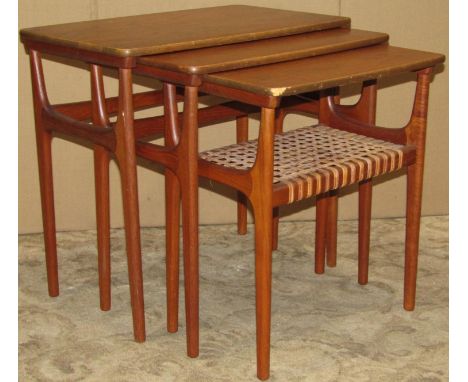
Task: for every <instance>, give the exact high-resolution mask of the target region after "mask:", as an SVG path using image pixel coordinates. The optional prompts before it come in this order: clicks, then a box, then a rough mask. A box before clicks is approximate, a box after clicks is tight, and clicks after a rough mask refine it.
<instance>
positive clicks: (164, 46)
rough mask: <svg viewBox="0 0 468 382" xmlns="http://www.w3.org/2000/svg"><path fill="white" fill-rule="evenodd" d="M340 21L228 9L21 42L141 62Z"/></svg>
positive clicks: (68, 28) (67, 29)
mask: <svg viewBox="0 0 468 382" xmlns="http://www.w3.org/2000/svg"><path fill="white" fill-rule="evenodd" d="M349 25H350V19H349V18H347V17H340V16H329V15H320V14H315V13H306V12H295V11H286V10H279V9H271V8H263V7H253V6H247V5H229V6H221V7H212V8H200V9H189V10H183V11H175V12H164V13H153V14H147V15H138V16H127V17H119V18H112V19H103V20H92V21H82V22H75V23H68V24H60V25H50V26H43V27H36V28H28V29H23V30H21V31H20V35H21V38H22V40H23V41H27V40H32V41H39V42H46V43H50V44H54V45H60V46H66V47H72V48H79V49H83V50H88V51H93V52H101V53H106V54H110V55H114V56H142V55H150V54H157V53H166V52H175V51H180V50H187V49H195V48H201V47H207V46H217V45H223V44H230V43H237V42H243V41H252V40H259V39H264V38H271V37H279V36H287V35H292V34H297V33H305V32H311V31H316V30H323V29H329V28H337V27H349Z"/></svg>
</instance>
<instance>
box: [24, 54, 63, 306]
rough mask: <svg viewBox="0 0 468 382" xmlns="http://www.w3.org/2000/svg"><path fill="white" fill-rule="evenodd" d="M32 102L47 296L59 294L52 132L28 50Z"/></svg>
mask: <svg viewBox="0 0 468 382" xmlns="http://www.w3.org/2000/svg"><path fill="white" fill-rule="evenodd" d="M29 56H30V62H31V78H32V88H33V101H34V117H35V128H36V145H37V159H38V164H39V183H40V191H41V206H42V224H43V229H44V246H45V255H46V268H47V283H48V289H49V295H50V296H51V297H56V296H58V295H59V280H58V262H57V239H56V230H55V208H54V186H53V177H52V147H51V143H52V134H51V133H50V132H49V131H47V130H46V129H45V126H44V124H43V120H42V111H43V109H44V108H45V107H47V106H48V105H49V101H48V99H47V93H46V87H45V82H44V74H43V71H42V62H41V56H40V53H39V52H37V51H35V50H30V52H29Z"/></svg>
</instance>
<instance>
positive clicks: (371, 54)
mask: <svg viewBox="0 0 468 382" xmlns="http://www.w3.org/2000/svg"><path fill="white" fill-rule="evenodd" d="M444 60H445V56H444V55H442V54H438V53H430V52H423V51H419V50H412V49H405V48H398V47H393V46H389V45H386V44H380V45H376V46H371V47H365V48H360V49H353V50H348V51H345V52H339V53H333V54H327V55H324V56H320V57H312V58H304V59H301V60H294V61H287V62H282V63H278V64H270V65H265V66H261V67H254V68H247V69H240V70H235V71H228V72H223V73H215V74H206V75H204V79H205V84H215V85H221V86H224V87H227V88H231V89H238V90H243V91H247V92H250V93H255V94H262V95H267V96H275V97H279V96H287V95H293V94H298V93H304V92H308V91H313V90H318V89H326V88H330V87H335V86H342V85H346V84H351V83H356V82H362V81H365V80H369V79H378V78H380V77H383V76H387V75H390V74H395V73H399V72H408V71H415V70H419V69H423V68H426V67H430V66H433V65H436V64H438V63H442V62H443V61H444Z"/></svg>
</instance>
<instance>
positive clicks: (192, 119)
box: [178, 86, 199, 357]
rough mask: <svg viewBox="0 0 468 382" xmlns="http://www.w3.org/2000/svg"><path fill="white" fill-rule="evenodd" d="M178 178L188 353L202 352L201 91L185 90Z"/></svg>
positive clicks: (193, 355)
mask: <svg viewBox="0 0 468 382" xmlns="http://www.w3.org/2000/svg"><path fill="white" fill-rule="evenodd" d="M178 155H179V168H178V177H179V181H180V185H181V196H182V221H183V225H182V227H183V228H182V230H183V253H184V276H185V314H186V321H187V354H188V356H189V357H197V356H198V352H199V317H198V306H199V291H198V88H197V87H194V86H187V87H186V88H185V99H184V115H183V129H182V135H181V140H180V143H179V150H178Z"/></svg>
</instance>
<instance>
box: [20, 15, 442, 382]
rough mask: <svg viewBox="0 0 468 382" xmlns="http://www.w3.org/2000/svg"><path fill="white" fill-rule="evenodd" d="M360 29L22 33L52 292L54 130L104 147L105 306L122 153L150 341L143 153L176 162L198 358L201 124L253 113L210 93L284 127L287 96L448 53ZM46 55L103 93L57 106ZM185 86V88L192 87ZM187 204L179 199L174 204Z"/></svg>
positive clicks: (139, 309)
mask: <svg viewBox="0 0 468 382" xmlns="http://www.w3.org/2000/svg"><path fill="white" fill-rule="evenodd" d="M349 26H350V20H349V19H348V18H344V17H338V16H326V15H316V14H309V13H302V12H290V11H282V10H273V9H268V8H259V7H249V6H226V7H214V8H205V9H196V10H187V11H178V12H169V13H160V14H152V15H141V16H131V17H124V18H117V19H109V20H96V21H86V22H81V23H71V24H63V25H57V26H48V27H38V28H31V29H25V30H22V31H21V38H22V41H23V42H24V44H25V46H26V48H27V49H28V50H29V54H30V58H31V69H32V81H33V96H34V109H35V117H36V138H37V148H38V162H39V170H40V171H39V174H40V184H41V201H42V210H43V224H44V238H45V246H46V263H47V274H48V283H49V294H50V295H51V296H56V295H58V292H59V289H58V274H57V254H56V242H55V219H54V206H53V186H52V171H51V163H52V158H51V149H50V147H51V146H50V145H51V138H52V133H54V134H56V133H58V134H62V135H65V136H73V137H77V138H80V139H83V140H85V141H87V142H89V143H91V144H92V145H93V148H94V155H95V173H96V195H97V196H98V200H97V215H98V237H99V238H100V239H99V243H98V244H99V250H100V251H99V252H100V260H101V261H100V283H101V285H100V286H101V287H102V289H101V307H102V308H103V309H104V310H106V309H108V308H110V284H109V272H110V270H109V245H108V237H106V234H105V233H106V231H107V230H108V229H109V221H108V220H109V219H108V199H106V195H108V161H109V157H110V154H111V153H112V154H113V155H114V156H115V159H116V160H117V163H118V165H119V171H120V174H121V183H122V197H123V205H124V223H125V232H126V243H127V256H128V269H129V281H130V292H131V304H132V314H133V324H134V335H135V339H136V340H137V341H144V339H145V321H144V301H143V283H142V270H141V267H142V265H141V253H140V252H141V250H140V234H139V229H140V227H139V213H138V198H137V177H136V156H137V155H140V156H142V157H145V158H147V159H151V160H153V161H156V162H159V163H162V164H163V165H164V166H165V167H166V168H167V169H169V170H170V172H167V173H166V181H167V182H169V183H170V184H173V185H174V184H175V183H176V182H178V184H179V185H180V190H181V199H182V219H183V254H184V272H185V304H186V319H187V343H188V354H189V356H192V357H195V356H197V355H198V348H199V338H198V319H199V318H198V176H199V174H201V175H203V171H204V169H203V166H202V167H200V168H199V162H198V127H199V125H202V124H209V123H213V122H215V121H219V120H223V119H229V118H233V117H234V118H235V117H237V116H240V115H245V113H246V111H245V110H244V111H239V107H238V105H235V104H233V103H230V104H229V105H219V106H217V107H214V108H212V109H209V110H208V111H203V110H200V111H199V110H198V97H199V94H200V93H201V92H203V93H206V94H213V95H219V96H222V97H225V98H228V99H231V100H235V101H240V102H242V103H243V104H248V105H251V106H255V107H260V108H262V110H263V112H262V113H263V114H264V115H268V116H269V117H267V118H266V119H265V121H264V122H265V123H268V124H270V123H274V115H275V110H276V109H278V108H280V107H281V106H284V105H285V104H287V102H288V100H289V99H290V98H286V97H289V96H294V95H297V94H304V93H310V92H313V91H317V90H322V89H327V88H334V87H339V86H344V85H347V84H351V83H357V82H363V81H367V80H371V82H370V84H371V85H370V86H371V87H372V88H373V89H374V91H375V86H374V83H373V82H372V81H374V80H376V79H378V78H380V77H382V76H385V75H390V74H394V73H402V72H408V71H417V70H421V69H424V68H427V67H430V66H433V65H435V64H437V63H439V62H441V61H443V56H441V55H436V54H430V53H426V52H418V51H412V50H407V49H402V48H397V47H391V46H388V45H387V43H386V41H387V40H388V36H387V35H385V34H382V33H374V32H367V31H359V30H351V29H349ZM194 49H196V50H194ZM176 52H179V53H176ZM42 53H46V54H51V55H57V56H64V57H68V58H72V59H77V60H80V61H84V62H87V63H89V64H90V68H91V78H92V85H93V92H92V99H91V101H89V102H81V103H76V104H68V105H50V104H49V102H48V99H47V92H46V87H45V82H44V77H43V73H42V66H41V54H42ZM101 66H110V67H114V68H117V69H118V71H119V96H118V97H117V98H116V99H106V98H105V95H104V87H103V81H102V71H101ZM220 72H221V73H220ZM133 73H138V74H143V75H147V76H151V77H154V78H156V79H158V80H161V81H162V82H163V84H164V85H163V91H162V92H161V91H156V92H148V93H141V94H133V92H132V74H133ZM176 86H178V87H182V88H183V94H181V93H180V92H178V91H177V89H176ZM177 101H183V102H184V111H183V113H182V114H179V113H178V112H177V105H176V102H177ZM161 104H164V105H165V115H164V116H163V117H151V118H145V119H142V120H135V119H134V117H133V113H134V110H137V109H140V108H146V107H149V106H154V105H161ZM244 107H245V106H244ZM241 110H242V108H241ZM112 114H116V115H117V121H116V123H110V122H109V116H110V115H112ZM87 120H91V121H92V123H89V122H87ZM179 123H182V129H180V128H179V127H178V124H179ZM168 127H171V128H170V129H168ZM158 133H159V134H160V133H163V134H165V137H166V145H165V147H160V146H157V145H154V144H151V143H148V142H146V141H145V139H148V137H152V136H154V135H155V134H158ZM201 163H202V162H201ZM171 174H172V175H171ZM173 175H175V177H174V176H173ZM211 175H212V174H211ZM220 181H223V179H220ZM234 181H235V180H234ZM281 195H283V196H281ZM286 197H287V196H286V193H284V194H280V196H279V200H276V201H273V203H276V205H279V204H281V203H282V202H284V200H283V199H282V198H286ZM176 203H177V201H176V200H172V201H169V204H170V205H172V206H173V207H174V208H176ZM172 226H173V224H172ZM173 229H174V230H175V228H173ZM168 245H171V243H168ZM174 245H175V244H174ZM173 268H174V264H173ZM265 282H266V283H267V284H265V285H264V287H262V288H260V289H261V290H262V291H263V292H262V293H264V294H263V295H262V296H260V299H261V300H262V301H264V300H265V301H266V300H268V301H269V299H270V291H269V287H268V281H267V280H266V281H265ZM258 290H259V289H257V292H258ZM257 298H258V296H257ZM257 301H258V300H257ZM267 305H268V304H267ZM267 315H268V317H267ZM264 316H265V317H264V319H263V320H260V324H259V325H260V327H259V328H258V330H260V332H261V333H263V334H262V335H263V337H262V338H261V341H260V342H261V343H262V349H263V350H261V352H262V355H261V357H260V358H261V359H262V361H261V363H262V365H261V366H260V369H259V376H260V377H261V378H262V379H264V378H266V377H267V376H268V371H269V364H268V362H267V361H266V360H265V358H266V357H267V354H266V353H265V350H264V348H265V346H264V345H265V344H266V343H268V348H269V311H268V312H264ZM267 358H268V360H269V355H268V357H267Z"/></svg>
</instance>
